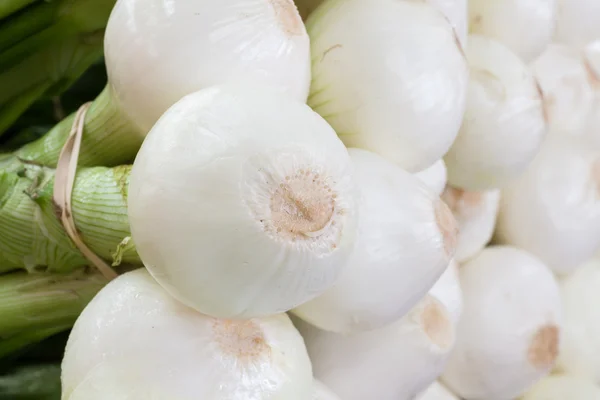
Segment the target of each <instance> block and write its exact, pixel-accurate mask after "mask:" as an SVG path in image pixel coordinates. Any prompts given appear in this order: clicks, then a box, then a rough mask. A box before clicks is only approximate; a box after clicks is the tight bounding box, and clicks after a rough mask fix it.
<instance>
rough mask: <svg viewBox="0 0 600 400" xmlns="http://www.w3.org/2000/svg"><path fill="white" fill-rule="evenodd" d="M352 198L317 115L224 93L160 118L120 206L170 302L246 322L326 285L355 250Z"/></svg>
mask: <svg viewBox="0 0 600 400" xmlns="http://www.w3.org/2000/svg"><path fill="white" fill-rule="evenodd" d="M274 110H277V112H274ZM355 197H356V191H355V184H354V180H353V177H352V166H351V160H350V157H349V155H348V151H347V150H346V148H345V147H344V145H343V144H342V142H341V141H340V140H339V139H338V137H337V136H336V134H335V132H334V131H333V130H332V129H331V127H330V126H329V125H328V124H327V123H326V122H325V121H324V120H323V119H322V118H321V117H320V116H319V115H317V114H316V113H314V112H313V111H312V110H310V108H309V107H308V106H306V105H305V104H304V103H300V102H298V101H295V100H293V99H292V98H290V97H288V96H284V95H281V94H279V93H276V92H275V91H272V90H269V89H267V88H266V87H263V86H255V85H242V84H233V83H232V84H229V85H221V86H217V87H213V88H210V89H205V90H202V91H199V92H196V93H193V94H191V95H188V96H186V97H184V98H183V99H182V100H180V101H179V102H177V103H176V104H175V105H174V106H172V107H171V108H170V109H169V110H168V111H167V112H166V113H165V114H164V115H163V116H162V117H161V119H160V120H159V121H158V122H157V123H156V125H155V126H154V127H153V129H152V130H151V132H150V133H149V134H148V136H147V138H146V140H145V141H144V144H143V146H142V148H141V149H140V152H139V153H138V155H137V158H136V160H135V163H134V165H133V169H132V171H131V177H130V185H129V197H128V203H129V204H128V207H129V220H130V224H131V232H132V235H133V238H134V240H135V243H136V246H137V250H138V252H139V255H140V257H141V259H142V261H143V262H144V264H145V265H146V267H147V268H148V270H149V271H150V273H151V274H152V275H153V276H154V277H155V278H156V279H157V280H158V281H159V282H160V283H161V284H162V285H163V286H164V287H165V288H166V289H167V290H168V291H169V292H170V293H171V294H172V295H173V296H175V297H176V298H177V299H178V300H180V301H182V302H183V303H185V304H187V305H188V306H190V307H192V308H194V309H196V310H198V311H200V312H202V313H205V314H208V315H211V316H214V317H220V318H250V317H255V316H264V315H270V314H275V313H280V312H286V311H288V310H290V309H292V308H294V307H296V306H298V305H300V304H302V303H304V302H306V301H308V300H310V299H312V298H314V297H316V296H318V295H319V294H321V293H323V292H324V291H325V290H326V289H328V288H329V287H330V286H331V285H332V284H333V283H334V282H335V280H336V279H337V277H338V275H339V273H340V272H341V271H342V269H343V267H344V266H345V265H346V263H347V260H348V258H349V256H350V254H351V252H352V250H353V248H354V239H355V234H356V230H357V228H356V219H357V210H356V208H357V207H356V198H355ZM432 215H433V214H432ZM157 226H159V227H160V229H156V227H157ZM432 229H434V228H432ZM440 240H441V239H440ZM436 256H437V255H436ZM232 293H235V296H232Z"/></svg>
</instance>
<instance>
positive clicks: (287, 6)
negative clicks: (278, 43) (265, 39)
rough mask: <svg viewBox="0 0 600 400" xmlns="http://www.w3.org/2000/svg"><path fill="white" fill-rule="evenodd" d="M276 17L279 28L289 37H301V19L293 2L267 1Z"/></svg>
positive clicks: (285, 0)
mask: <svg viewBox="0 0 600 400" xmlns="http://www.w3.org/2000/svg"><path fill="white" fill-rule="evenodd" d="M267 1H268V2H269V3H270V4H271V7H273V10H274V11H275V15H276V16H277V20H278V21H279V25H280V27H281V28H282V29H283V30H284V31H285V32H286V33H287V34H289V35H290V36H301V35H303V34H304V33H305V29H304V23H303V22H302V17H301V16H300V13H299V12H298V8H297V7H296V4H294V0H267Z"/></svg>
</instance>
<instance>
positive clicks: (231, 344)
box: [213, 319, 271, 361]
mask: <svg viewBox="0 0 600 400" xmlns="http://www.w3.org/2000/svg"><path fill="white" fill-rule="evenodd" d="M213 334H214V337H215V341H216V343H217V344H218V346H219V347H220V349H221V350H222V351H223V353H225V354H227V355H229V356H232V357H235V358H237V359H241V360H243V361H253V360H256V359H259V358H262V357H264V356H267V355H270V352H271V347H270V346H269V345H268V344H267V342H266V339H265V336H264V332H263V330H262V329H261V327H260V326H259V325H258V324H257V323H256V322H255V321H253V320H247V321H237V320H222V319H215V320H214V322H213Z"/></svg>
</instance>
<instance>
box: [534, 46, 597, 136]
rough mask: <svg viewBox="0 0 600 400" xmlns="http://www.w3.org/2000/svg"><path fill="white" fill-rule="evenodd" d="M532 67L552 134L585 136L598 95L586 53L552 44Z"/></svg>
mask: <svg viewBox="0 0 600 400" xmlns="http://www.w3.org/2000/svg"><path fill="white" fill-rule="evenodd" d="M531 68H532V70H533V73H534V75H535V77H536V79H537V81H538V83H539V85H540V89H541V91H542V93H543V94H544V106H545V108H546V114H547V116H548V122H549V130H550V134H551V135H553V136H556V135H558V136H567V137H571V138H574V137H579V136H581V135H582V134H584V133H585V126H586V123H587V121H588V118H589V115H590V112H591V110H592V106H593V100H594V92H593V88H592V85H591V83H590V80H589V70H588V68H587V67H586V63H585V59H584V58H583V57H582V53H581V52H579V51H577V50H575V49H573V48H570V47H567V46H564V45H559V44H552V45H550V46H548V48H547V49H546V51H544V53H543V54H542V55H541V56H540V57H538V58H537V59H536V60H535V61H534V62H533V63H532V64H531Z"/></svg>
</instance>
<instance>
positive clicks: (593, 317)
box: [557, 258, 600, 382]
mask: <svg viewBox="0 0 600 400" xmlns="http://www.w3.org/2000/svg"><path fill="white" fill-rule="evenodd" d="M560 285H561V294H562V301H563V308H564V320H565V321H564V329H563V332H564V333H563V346H562V349H561V353H560V355H559V357H558V364H557V368H558V370H559V371H563V372H567V373H572V374H576V375H581V376H584V377H587V378H589V379H590V380H592V381H594V382H600V320H599V319H598V307H597V305H596V300H600V292H599V291H598V288H599V287H600V258H595V259H593V260H591V261H588V262H586V263H585V264H584V265H583V266H582V267H581V268H579V269H577V270H576V271H575V272H574V273H572V274H570V275H568V276H566V277H565V278H564V279H562V280H561V282H560Z"/></svg>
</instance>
